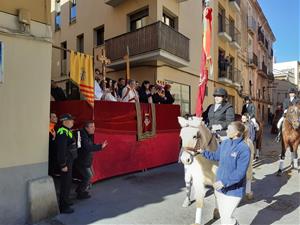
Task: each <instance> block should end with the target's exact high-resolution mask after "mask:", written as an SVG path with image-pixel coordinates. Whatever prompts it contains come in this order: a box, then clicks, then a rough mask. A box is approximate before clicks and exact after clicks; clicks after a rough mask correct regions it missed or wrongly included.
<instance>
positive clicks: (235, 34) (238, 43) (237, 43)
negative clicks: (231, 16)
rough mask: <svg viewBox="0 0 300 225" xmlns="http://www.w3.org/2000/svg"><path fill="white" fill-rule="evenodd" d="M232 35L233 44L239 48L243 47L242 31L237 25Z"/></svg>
mask: <svg viewBox="0 0 300 225" xmlns="http://www.w3.org/2000/svg"><path fill="white" fill-rule="evenodd" d="M230 36H231V39H232V41H231V45H232V46H234V47H235V48H237V49H239V48H240V47H241V32H240V31H239V30H238V29H237V28H236V27H235V28H234V29H233V32H232V33H231V34H230Z"/></svg>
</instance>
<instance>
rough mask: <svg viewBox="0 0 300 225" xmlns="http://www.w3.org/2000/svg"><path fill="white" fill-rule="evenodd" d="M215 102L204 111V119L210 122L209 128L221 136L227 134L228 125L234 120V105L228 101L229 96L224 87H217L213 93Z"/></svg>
mask: <svg viewBox="0 0 300 225" xmlns="http://www.w3.org/2000/svg"><path fill="white" fill-rule="evenodd" d="M213 96H214V98H215V103H214V104H211V105H210V106H208V108H207V110H206V111H205V112H204V113H203V119H204V120H205V121H206V123H207V124H208V128H209V129H211V130H212V131H213V132H216V133H218V134H219V135H220V136H226V130H227V127H228V125H229V124H230V123H231V122H233V121H234V119H235V115H234V109H233V107H232V105H231V104H230V103H229V102H227V101H226V98H227V96H228V94H227V91H226V90H225V89H224V88H217V89H216V90H215V91H214V94H213Z"/></svg>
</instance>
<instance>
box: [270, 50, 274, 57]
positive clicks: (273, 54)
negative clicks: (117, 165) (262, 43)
mask: <svg viewBox="0 0 300 225" xmlns="http://www.w3.org/2000/svg"><path fill="white" fill-rule="evenodd" d="M273 55H274V53H273V48H271V57H273Z"/></svg>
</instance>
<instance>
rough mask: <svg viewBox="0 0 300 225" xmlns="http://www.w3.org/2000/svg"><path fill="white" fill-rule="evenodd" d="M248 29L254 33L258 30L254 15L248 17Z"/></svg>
mask: <svg viewBox="0 0 300 225" xmlns="http://www.w3.org/2000/svg"><path fill="white" fill-rule="evenodd" d="M248 31H249V32H250V33H252V34H255V33H256V31H257V23H256V21H255V19H254V17H253V16H249V17H248Z"/></svg>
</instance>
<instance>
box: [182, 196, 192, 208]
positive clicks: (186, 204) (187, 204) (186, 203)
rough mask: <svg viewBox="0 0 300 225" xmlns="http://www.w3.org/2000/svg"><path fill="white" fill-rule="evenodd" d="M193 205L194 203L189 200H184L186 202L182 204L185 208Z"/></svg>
mask: <svg viewBox="0 0 300 225" xmlns="http://www.w3.org/2000/svg"><path fill="white" fill-rule="evenodd" d="M191 204H192V201H190V200H189V199H188V198H186V199H184V202H183V203H182V207H183V208H187V207H189V206H190V205H191Z"/></svg>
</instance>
